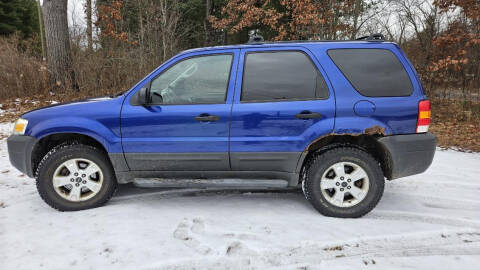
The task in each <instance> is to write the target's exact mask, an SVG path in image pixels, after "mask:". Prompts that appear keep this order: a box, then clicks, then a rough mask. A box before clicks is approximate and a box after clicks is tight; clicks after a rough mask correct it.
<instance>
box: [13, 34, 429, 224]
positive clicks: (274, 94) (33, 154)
mask: <svg viewBox="0 0 480 270" xmlns="http://www.w3.org/2000/svg"><path fill="white" fill-rule="evenodd" d="M429 123H430V103H429V101H428V100H427V97H426V96H425V92H424V90H423V87H422V84H421V82H420V79H419V77H418V75H417V73H416V71H415V69H414V67H413V66H412V64H411V63H410V62H409V60H408V59H407V57H406V56H405V54H404V53H403V52H402V51H401V49H400V48H399V46H398V45H396V44H395V43H392V42H385V41H384V40H383V39H378V38H377V37H376V36H373V37H372V36H370V37H369V38H367V39H365V40H358V41H328V42H321V41H307V42H276V43H268V42H253V43H249V44H243V45H230V46H220V47H208V48H200V49H192V50H187V51H184V52H182V53H180V54H178V55H176V56H175V57H173V58H172V59H170V60H168V61H166V62H165V63H164V64H162V65H161V66H160V67H158V68H157V69H155V70H154V71H153V72H152V73H150V74H149V75H147V76H146V77H145V78H144V79H142V80H141V81H140V82H138V83H137V84H136V85H135V86H133V87H132V88H131V89H130V90H128V91H126V92H124V93H122V94H119V95H118V96H115V97H105V98H94V99H89V100H84V101H78V102H72V103H66V104H56V105H53V106H50V107H46V108H42V109H38V110H34V111H31V112H28V113H26V114H24V115H23V116H22V117H21V118H20V119H19V120H18V121H17V122H16V123H15V126H14V131H13V135H12V136H10V137H9V138H8V150H9V156H10V161H11V163H12V165H13V166H15V167H16V168H17V169H19V170H20V171H22V172H24V173H25V174H27V175H28V176H29V177H33V178H35V179H36V183H37V188H38V191H39V193H40V196H41V197H42V199H43V200H44V201H45V202H46V203H47V204H49V205H50V206H51V207H53V208H55V209H58V210H61V211H72V210H82V209H88V208H93V207H98V206H100V205H102V204H104V203H105V202H107V201H108V200H109V199H110V198H111V197H112V196H113V194H114V192H115V190H116V188H117V184H125V183H130V182H135V183H136V184H138V185H144V186H173V187H185V186H187V187H192V186H194V187H211V186H216V187H218V186H221V187H228V188H241V187H267V188H268V187H272V188H282V187H285V188H287V187H302V188H303V191H304V193H305V197H306V198H307V200H308V201H310V202H311V204H312V205H313V206H314V207H315V209H317V210H318V211H319V212H320V213H321V214H323V215H326V216H333V217H360V216H363V215H365V214H366V213H368V212H369V211H371V210H372V209H373V208H374V207H375V206H376V204H377V203H378V201H379V200H380V198H381V196H382V194H383V190H384V182H385V179H389V180H392V179H397V178H401V177H405V176H409V175H414V174H418V173H422V172H424V171H425V170H426V169H427V168H428V167H429V166H430V164H431V162H432V159H433V156H434V153H435V146H436V138H435V136H434V135H432V134H431V133H428V126H429Z"/></svg>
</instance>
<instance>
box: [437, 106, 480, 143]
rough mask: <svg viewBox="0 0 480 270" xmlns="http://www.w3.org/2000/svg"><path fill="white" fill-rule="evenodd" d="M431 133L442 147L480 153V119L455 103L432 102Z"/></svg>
mask: <svg viewBox="0 0 480 270" xmlns="http://www.w3.org/2000/svg"><path fill="white" fill-rule="evenodd" d="M471 106H480V104H472V105H471ZM430 132H432V133H433V134H435V135H436V136H437V139H438V145H439V146H441V147H446V148H458V149H459V150H464V151H473V152H480V118H479V116H478V115H477V116H476V115H475V114H473V113H472V111H471V110H469V109H468V107H467V108H465V107H464V106H461V105H460V104H458V103H454V102H445V101H439V100H434V101H432V123H431V124H430Z"/></svg>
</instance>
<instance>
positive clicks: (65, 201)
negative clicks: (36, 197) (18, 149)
mask: <svg viewBox="0 0 480 270" xmlns="http://www.w3.org/2000/svg"><path fill="white" fill-rule="evenodd" d="M36 180H37V189H38V192H39V193H40V196H41V197H42V199H43V200H44V201H45V202H46V203H47V204H48V205H50V206H51V207H53V208H55V209H57V210H60V211H75V210H83V209H89V208H94V207H98V206H100V205H102V204H104V203H106V202H107V201H108V200H109V199H110V198H111V197H112V196H113V194H114V192H115V190H116V186H117V181H116V179H115V175H114V173H113V168H112V165H111V164H110V161H109V160H108V159H107V156H106V154H105V153H104V152H103V151H101V150H99V149H97V148H94V147H92V146H88V145H82V144H64V145H60V146H57V147H55V148H54V149H52V150H51V151H50V152H48V154H47V155H46V156H45V157H44V158H43V159H42V161H41V162H40V164H39V166H38V169H37V173H36Z"/></svg>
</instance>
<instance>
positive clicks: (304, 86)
mask: <svg viewBox="0 0 480 270" xmlns="http://www.w3.org/2000/svg"><path fill="white" fill-rule="evenodd" d="M325 98H328V87H327V84H326V83H325V80H324V79H323V77H322V75H321V74H320V72H319V71H318V70H317V68H316V67H315V66H314V64H313V62H312V61H311V60H310V58H309V57H308V56H307V55H306V54H304V53H303V52H299V51H282V52H278V51H277V52H255V53H248V54H247V55H246V59H245V67H244V72H243V86H242V96H241V101H246V102H249V101H250V102H258V101H283V100H309V99H325Z"/></svg>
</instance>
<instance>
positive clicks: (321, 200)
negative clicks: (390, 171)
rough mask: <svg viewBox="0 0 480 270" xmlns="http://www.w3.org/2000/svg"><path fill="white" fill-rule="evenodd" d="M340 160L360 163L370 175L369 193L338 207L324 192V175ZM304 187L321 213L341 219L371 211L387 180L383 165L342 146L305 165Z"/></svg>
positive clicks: (316, 156)
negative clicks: (354, 201)
mask: <svg viewBox="0 0 480 270" xmlns="http://www.w3.org/2000/svg"><path fill="white" fill-rule="evenodd" d="M337 162H351V163H354V164H356V165H358V166H360V167H361V168H362V169H363V170H364V171H365V172H366V174H367V176H368V178H369V181H368V182H369V186H368V192H367V194H366V195H365V197H364V198H363V200H361V201H360V202H358V203H357V204H355V205H353V206H350V207H339V206H336V205H334V204H332V203H330V202H329V201H328V200H327V199H326V198H325V197H324V195H323V194H322V192H321V188H320V182H321V178H322V175H323V174H324V173H325V171H326V170H328V168H330V166H332V165H334V164H335V163H337ZM303 178H304V179H303V183H302V189H303V192H304V194H305V198H307V200H308V201H309V202H310V203H311V204H312V205H313V207H314V208H315V209H316V210H317V211H318V212H320V213H321V214H322V215H325V216H329V217H339V218H358V217H361V216H363V215H365V214H367V213H368V212H370V211H371V210H372V209H373V208H374V207H375V206H376V205H377V203H378V202H379V201H380V198H381V197H382V195H383V190H384V185H385V180H384V176H383V172H382V170H381V168H380V164H379V163H378V161H376V160H375V159H374V158H373V157H372V156H371V155H370V154H368V153H367V152H365V151H363V150H361V149H358V148H353V147H339V148H334V149H331V150H328V151H326V152H323V153H321V154H317V155H315V156H313V157H312V158H311V159H310V160H309V161H307V164H306V165H305V170H304V173H303Z"/></svg>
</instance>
